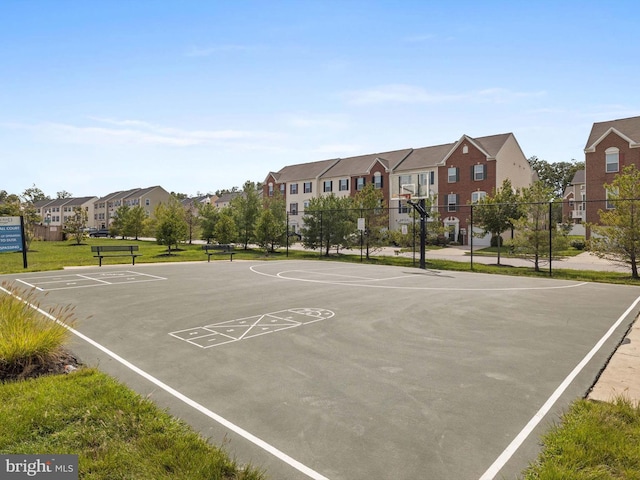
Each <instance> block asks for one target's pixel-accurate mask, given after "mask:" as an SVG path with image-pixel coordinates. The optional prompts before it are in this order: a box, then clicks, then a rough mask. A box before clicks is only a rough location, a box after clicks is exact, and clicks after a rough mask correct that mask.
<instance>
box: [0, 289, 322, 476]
mask: <svg viewBox="0 0 640 480" xmlns="http://www.w3.org/2000/svg"><path fill="white" fill-rule="evenodd" d="M0 290H2V291H3V292H5V293H6V294H7V295H11V296H12V297H14V298H17V299H18V300H20V301H22V302H24V300H23V299H22V298H20V297H18V296H17V295H14V294H13V293H12V292H10V291H9V290H6V289H5V288H4V287H1V286H0ZM27 305H28V306H29V307H30V308H33V309H34V310H36V311H37V312H39V313H41V314H42V315H44V316H45V317H46V318H48V319H50V320H52V321H54V322H56V323H58V324H60V325H62V326H63V327H65V328H66V329H68V330H69V331H70V332H71V333H73V334H74V335H75V336H77V337H78V338H81V339H82V340H84V341H85V342H87V343H89V344H90V345H93V346H94V347H96V348H97V349H98V350H101V351H102V352H104V353H106V354H107V355H109V356H110V357H111V358H113V359H114V360H116V361H117V362H119V363H121V364H122V365H124V366H125V367H127V368H129V369H130V370H132V371H134V372H135V373H137V374H138V375H140V376H141V377H143V378H145V379H146V380H148V381H149V382H151V383H153V384H154V385H156V386H158V387H159V388H161V389H162V390H164V391H165V392H167V393H169V394H170V395H172V396H174V397H175V398H177V399H178V400H180V401H182V402H184V403H186V404H187V405H189V406H190V407H193V408H195V409H196V410H198V411H199V412H200V413H202V414H204V415H206V416H207V417H209V418H211V419H212V420H214V421H216V422H218V423H219V424H220V425H222V426H224V427H225V428H228V429H229V430H231V431H232V432H234V433H237V434H238V435H240V436H241V437H243V438H244V439H246V440H248V441H250V442H251V443H253V444H254V445H256V446H258V447H260V448H262V449H263V450H265V451H266V452H268V453H270V454H271V455H273V456H274V457H276V458H277V459H278V460H281V461H282V462H284V463H286V464H288V465H289V466H291V467H293V468H295V469H296V470H298V471H299V472H301V473H303V474H305V475H306V476H307V477H309V478H312V479H313V480H329V479H328V478H327V477H325V476H324V475H321V474H320V473H318V472H316V471H315V470H313V469H311V468H309V467H307V466H306V465H304V464H302V463H300V462H299V461H297V460H295V459H294V458H292V457H290V456H289V455H287V454H286V453H284V452H282V451H280V450H278V449H277V448H276V447H274V446H272V445H270V444H268V443H267V442H265V441H264V440H262V439H260V438H258V437H256V436H255V435H253V434H252V433H249V432H248V431H246V430H244V429H243V428H241V427H239V426H237V425H235V424H234V423H231V422H230V421H229V420H227V419H225V418H224V417H221V416H220V415H218V414H217V413H214V412H212V411H211V410H209V409H208V408H206V407H204V406H203V405H201V404H199V403H198V402H196V401H195V400H192V399H190V398H189V397H187V396H186V395H184V394H182V393H180V392H179V391H177V390H176V389H174V388H172V387H170V386H169V385H167V384H166V383H164V382H162V381H160V380H158V379H157V378H155V377H154V376H152V375H150V374H149V373H147V372H145V371H144V370H142V369H141V368H138V367H136V366H135V365H134V364H132V363H131V362H129V361H128V360H125V359H124V358H122V357H121V356H120V355H118V354H117V353H115V352H112V351H111V350H109V349H108V348H106V347H104V346H102V345H101V344H99V343H98V342H96V341H95V340H92V339H91V338H89V337H87V336H86V335H84V334H83V333H80V332H79V331H77V330H75V329H74V328H71V327H70V326H68V325H67V324H65V323H63V322H61V321H60V320H58V319H57V318H55V317H54V316H53V315H51V314H50V313H48V312H45V311H44V310H42V309H41V308H38V307H37V306H36V305H33V304H30V303H27Z"/></svg>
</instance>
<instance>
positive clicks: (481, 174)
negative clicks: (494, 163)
mask: <svg viewBox="0 0 640 480" xmlns="http://www.w3.org/2000/svg"><path fill="white" fill-rule="evenodd" d="M471 168H472V175H473V180H474V181H479V180H484V179H486V178H487V166H486V165H474V166H473V167H471Z"/></svg>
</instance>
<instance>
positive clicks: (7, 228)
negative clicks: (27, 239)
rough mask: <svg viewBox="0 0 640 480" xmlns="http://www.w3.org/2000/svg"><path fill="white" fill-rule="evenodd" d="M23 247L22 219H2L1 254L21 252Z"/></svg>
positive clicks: (0, 226) (0, 225) (0, 223)
mask: <svg viewBox="0 0 640 480" xmlns="http://www.w3.org/2000/svg"><path fill="white" fill-rule="evenodd" d="M23 246H24V242H23V241H22V227H21V225H20V217H0V252H21V251H22V249H23Z"/></svg>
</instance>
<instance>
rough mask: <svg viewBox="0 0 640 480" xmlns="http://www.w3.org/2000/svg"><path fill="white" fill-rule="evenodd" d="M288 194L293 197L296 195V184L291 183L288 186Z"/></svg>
mask: <svg viewBox="0 0 640 480" xmlns="http://www.w3.org/2000/svg"><path fill="white" fill-rule="evenodd" d="M289 193H290V194H292V195H295V194H296V193H298V184H297V183H292V184H291V185H289Z"/></svg>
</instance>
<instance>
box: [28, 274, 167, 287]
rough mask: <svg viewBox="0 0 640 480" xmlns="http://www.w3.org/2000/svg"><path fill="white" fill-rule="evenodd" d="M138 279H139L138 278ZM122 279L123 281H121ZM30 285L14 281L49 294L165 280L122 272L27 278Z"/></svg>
mask: <svg viewBox="0 0 640 480" xmlns="http://www.w3.org/2000/svg"><path fill="white" fill-rule="evenodd" d="M138 277H140V278H138ZM79 279H81V281H83V282H84V281H88V282H93V283H90V284H83V285H79V284H78V283H76V282H74V280H79ZM109 279H113V281H109ZM122 279H124V280H122ZM29 280H30V281H31V282H32V283H29V282H27V281H26V280H22V279H19V278H18V279H17V280H16V281H18V282H20V283H23V284H24V285H27V286H28V287H31V288H35V289H36V290H39V291H41V292H45V291H48V292H51V291H54V290H69V289H72V288H89V287H101V286H104V285H122V284H125V283H143V282H154V281H157V280H166V278H165V277H158V276H157V275H149V274H147V273H140V272H132V271H129V270H124V271H120V272H108V273H103V272H99V273H95V274H90V273H88V274H80V273H70V274H66V275H49V276H41V277H29ZM60 283H64V284H65V286H64V287H49V286H48V285H54V284H60Z"/></svg>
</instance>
